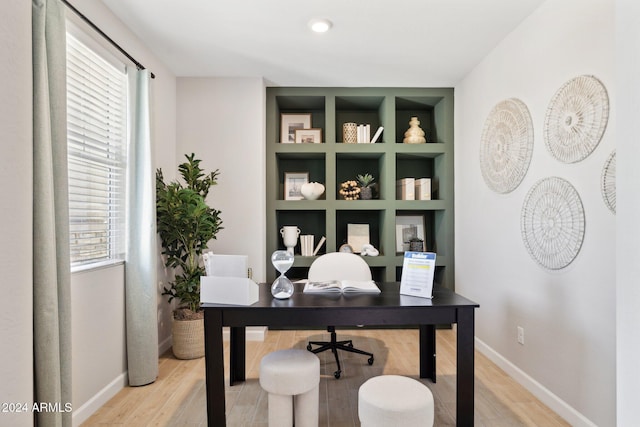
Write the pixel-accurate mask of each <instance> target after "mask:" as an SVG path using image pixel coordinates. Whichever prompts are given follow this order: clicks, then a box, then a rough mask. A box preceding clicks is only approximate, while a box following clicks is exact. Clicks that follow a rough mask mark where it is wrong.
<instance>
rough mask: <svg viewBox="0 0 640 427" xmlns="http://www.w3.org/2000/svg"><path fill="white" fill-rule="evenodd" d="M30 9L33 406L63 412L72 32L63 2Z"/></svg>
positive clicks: (51, 415)
mask: <svg viewBox="0 0 640 427" xmlns="http://www.w3.org/2000/svg"><path fill="white" fill-rule="evenodd" d="M32 7H33V12H32V31H33V341H34V342H33V355H34V382H35V384H34V389H35V397H34V400H35V402H46V403H59V404H61V405H62V406H63V407H64V405H66V404H71V297H70V288H71V285H70V283H71V268H70V258H69V201H68V186H67V108H66V96H67V95H66V31H65V19H64V7H63V5H62V4H61V3H60V2H59V0H33V1H32ZM35 417H36V423H37V425H38V426H40V427H41V426H46V427H49V426H71V412H64V411H56V412H54V411H51V412H36V413H35Z"/></svg>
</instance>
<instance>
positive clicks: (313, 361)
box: [260, 349, 320, 427]
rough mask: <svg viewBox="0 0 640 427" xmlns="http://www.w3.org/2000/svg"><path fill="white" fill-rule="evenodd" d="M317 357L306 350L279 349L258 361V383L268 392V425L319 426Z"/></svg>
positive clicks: (318, 371) (318, 363) (318, 362)
mask: <svg viewBox="0 0 640 427" xmlns="http://www.w3.org/2000/svg"><path fill="white" fill-rule="evenodd" d="M319 384H320V359H318V356H316V355H315V354H313V353H310V352H308V351H307V350H296V349H292V350H279V351H274V352H273V353H269V354H267V355H266V356H264V357H263V358H262V360H261V361H260V386H261V387H262V388H263V389H264V390H265V391H266V392H268V393H269V427H275V426H282V427H285V426H286V427H290V426H292V425H293V419H294V414H295V421H296V423H295V425H296V427H317V426H318V405H319V402H318V394H319V388H318V385H319Z"/></svg>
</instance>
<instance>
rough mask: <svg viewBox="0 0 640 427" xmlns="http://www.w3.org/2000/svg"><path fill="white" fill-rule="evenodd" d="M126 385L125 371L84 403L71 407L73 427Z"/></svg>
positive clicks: (83, 420)
mask: <svg viewBox="0 0 640 427" xmlns="http://www.w3.org/2000/svg"><path fill="white" fill-rule="evenodd" d="M126 385H127V373H126V372H124V373H122V374H120V375H118V376H117V377H116V379H114V380H113V381H111V383H109V384H108V385H107V386H106V387H104V388H103V389H102V390H100V391H99V392H98V393H96V394H95V395H94V396H93V397H92V398H91V399H89V400H88V401H87V402H86V403H85V404H84V405H82V406H81V407H79V408H78V409H75V408H74V409H73V415H72V416H71V420H72V422H71V423H72V425H73V427H77V426H79V425H80V424H82V423H83V422H85V421H86V420H87V419H88V418H89V417H90V416H91V415H93V414H94V413H95V412H96V411H97V410H98V409H100V407H102V405H104V404H105V403H107V402H108V401H109V399H111V398H112V397H113V396H115V395H116V394H118V392H119V391H120V390H122V389H123V388H124V387H125V386H126Z"/></svg>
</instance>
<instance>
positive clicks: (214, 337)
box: [204, 309, 226, 427]
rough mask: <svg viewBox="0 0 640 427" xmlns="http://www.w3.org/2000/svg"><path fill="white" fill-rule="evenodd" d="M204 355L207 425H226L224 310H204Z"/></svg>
mask: <svg viewBox="0 0 640 427" xmlns="http://www.w3.org/2000/svg"><path fill="white" fill-rule="evenodd" d="M204 338H205V339H204V356H205V362H204V364H205V369H206V373H205V378H206V388H207V425H209V426H210V427H212V426H224V425H226V420H225V400H224V356H223V352H224V349H223V347H222V312H221V311H218V310H211V309H209V310H205V311H204Z"/></svg>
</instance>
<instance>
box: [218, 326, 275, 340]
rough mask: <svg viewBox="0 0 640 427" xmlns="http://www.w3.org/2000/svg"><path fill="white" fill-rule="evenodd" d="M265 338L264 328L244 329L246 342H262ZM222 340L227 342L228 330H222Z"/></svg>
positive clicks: (250, 327)
mask: <svg viewBox="0 0 640 427" xmlns="http://www.w3.org/2000/svg"><path fill="white" fill-rule="evenodd" d="M266 336H267V327H266V326H249V327H247V328H246V340H247V341H264V339H265V337H266ZM222 339H223V340H225V341H229V328H223V330H222Z"/></svg>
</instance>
